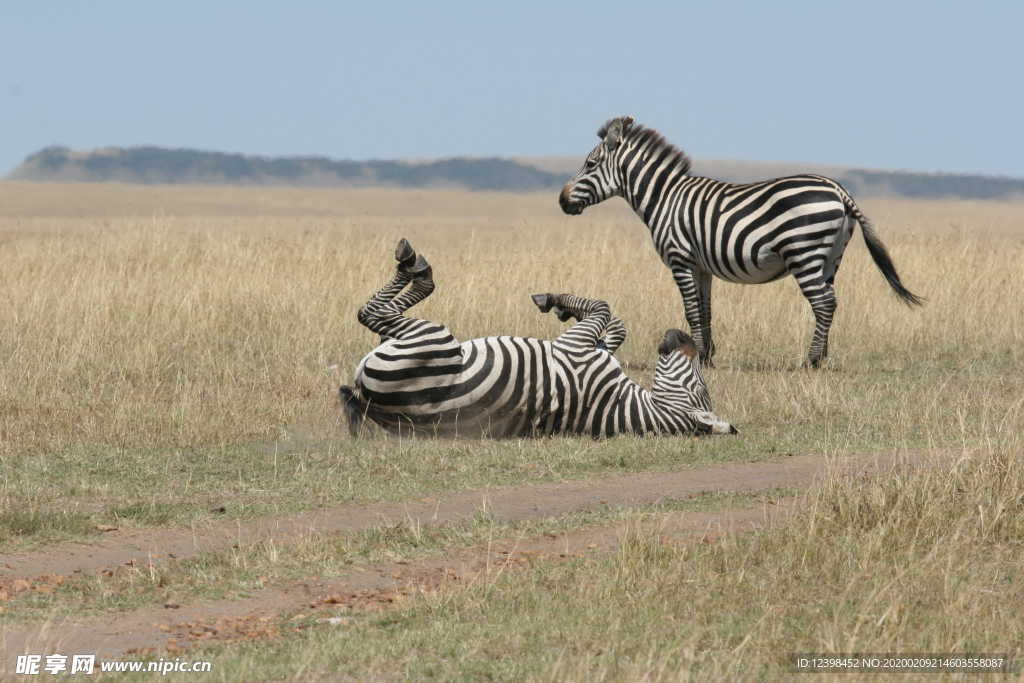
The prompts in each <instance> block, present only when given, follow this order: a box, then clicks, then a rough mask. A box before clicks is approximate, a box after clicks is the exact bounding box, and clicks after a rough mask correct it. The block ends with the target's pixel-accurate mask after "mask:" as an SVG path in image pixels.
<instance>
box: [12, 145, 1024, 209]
mask: <svg viewBox="0 0 1024 683" xmlns="http://www.w3.org/2000/svg"><path fill="white" fill-rule="evenodd" d="M581 161H582V157H580V158H575V157H572V158H570V157H539V158H528V157H523V158H516V159H499V158H489V159H470V158H455V159H440V160H436V161H424V162H410V161H347V160H334V159H328V158H325V157H259V156H246V155H242V154H227V153H223V152H206V151H200V150H191V149H166V148H162V147H128V148H121V147H107V148H103V149H97V150H92V151H85V152H81V151H74V150H71V149H68V148H67V147H47V148H45V149H43V150H40V151H39V152H36V153H35V154H32V155H31V156H29V157H28V158H27V159H25V161H24V162H22V163H21V164H20V165H19V166H18V167H17V168H16V169H15V170H14V171H13V172H12V173H11V175H10V176H9V177H10V178H11V179H12V180H36V181H61V182H68V181H88V182H108V181H112V182H125V183H147V184H160V183H166V184H181V183H194V184H231V185H303V186H327V187H330V186H352V187H366V186H391V187H418V188H431V187H455V188H465V189H469V190H490V191H509V192H529V191H537V190H553V189H557V188H558V187H559V186H560V185H561V184H562V183H564V182H565V181H566V180H567V179H568V178H569V177H570V176H571V175H572V174H573V173H574V172H575V171H576V169H577V167H578V165H579V163H580V162H581ZM799 172H811V173H821V174H823V175H828V176H830V177H833V178H835V179H836V180H839V181H840V182H841V183H843V184H844V185H845V186H846V187H847V189H849V190H850V192H852V193H853V194H854V195H855V196H858V197H871V196H874V197H878V196H887V197H912V198H922V199H938V198H957V199H1010V198H1024V179H1021V178H1007V177H999V176H981V175H966V174H955V173H914V172H909V171H873V170H861V169H851V168H844V167H839V166H821V165H814V164H807V165H799V164H786V163H765V162H737V161H700V160H695V161H694V173H695V174H698V175H706V176H709V177H712V178H721V179H723V180H730V181H733V182H749V181H752V180H761V179H765V178H773V177H778V176H781V175H789V174H792V173H799Z"/></svg>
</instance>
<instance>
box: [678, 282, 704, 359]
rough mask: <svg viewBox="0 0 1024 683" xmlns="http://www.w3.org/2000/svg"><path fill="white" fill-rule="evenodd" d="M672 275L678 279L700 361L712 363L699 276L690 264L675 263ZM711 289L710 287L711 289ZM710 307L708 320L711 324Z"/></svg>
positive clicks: (687, 320) (687, 319) (684, 309)
mask: <svg viewBox="0 0 1024 683" xmlns="http://www.w3.org/2000/svg"><path fill="white" fill-rule="evenodd" d="M672 277H673V278H674V279H675V281H676V287H678V288H679V293H680V294H681V295H682V297H683V311H684V312H685V313H686V322H687V324H688V325H689V326H690V335H691V336H692V337H693V341H694V343H695V344H696V345H697V349H698V350H699V351H700V362H701V364H703V365H710V360H711V359H710V357H709V356H708V349H707V346H706V341H705V339H704V330H703V326H702V325H701V321H702V319H703V318H702V315H701V292H700V287H699V285H698V277H697V276H695V275H694V272H693V269H691V268H690V267H689V266H681V265H673V266H672ZM709 291H710V289H709ZM710 320H711V318H710V309H709V313H708V322H709V324H710Z"/></svg>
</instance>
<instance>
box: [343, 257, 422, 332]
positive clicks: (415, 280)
mask: <svg viewBox="0 0 1024 683" xmlns="http://www.w3.org/2000/svg"><path fill="white" fill-rule="evenodd" d="M395 260H396V261H398V267H397V268H396V270H395V276H394V277H393V278H392V279H391V282H389V283H388V284H386V285H384V287H382V288H381V289H380V290H379V291H378V292H377V293H376V294H374V295H373V296H372V297H371V298H370V300H369V301H367V302H366V303H365V304H363V307H362V308H360V309H359V314H358V316H357V317H358V319H359V322H360V323H361V324H362V325H364V326H365V327H366V328H368V329H370V330H371V331H373V332H376V333H377V334H379V335H380V336H381V338H384V339H411V338H414V337H417V336H420V335H422V334H424V333H425V332H427V331H429V330H430V329H441V327H442V326H440V325H437V324H436V323H431V322H428V321H426V320H417V319H415V318H405V317H403V316H402V313H404V312H405V311H406V310H408V309H409V308H410V307H411V306H413V305H415V304H417V303H419V302H420V301H422V300H423V299H425V298H427V297H428V296H430V293H431V292H433V291H434V280H433V276H432V272H431V268H430V264H429V263H427V260H426V259H425V258H423V257H422V256H419V255H417V254H416V252H415V251H414V250H413V248H412V246H411V245H410V244H409V243H408V242H407V241H406V240H404V239H403V240H400V241H399V243H398V248H397V249H395ZM410 282H411V283H412V286H411V287H410V288H409V290H408V291H407V292H405V293H403V294H401V295H400V293H401V292H402V290H403V289H405V287H406V285H408V284H409V283H410Z"/></svg>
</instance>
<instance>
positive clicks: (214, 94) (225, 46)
mask: <svg viewBox="0 0 1024 683" xmlns="http://www.w3.org/2000/svg"><path fill="white" fill-rule="evenodd" d="M1022 30H1024V3H1021V2H996V1H992V2H975V3H967V2H963V3H944V2H913V1H908V2H893V1H891V0H890V1H888V2H874V1H873V0H865V1H863V2H856V3H854V2H846V3H843V2H821V0H816V1H815V2H785V1H781V0H779V1H776V2H742V3H741V2H731V3H730V2H702V3H683V2H665V3H643V2H597V1H593V2H586V3H573V2H566V3H549V2H544V3H541V2H536V3H535V2H528V1H522V2H511V3H504V4H501V5H500V6H499V5H492V3H480V2H473V3H468V2H466V3H463V2H442V1H440V0H437V1H435V2H432V3H389V2H382V1H381V2H362V3H351V2H345V1H341V2H337V1H335V2H326V1H325V2H313V1H307V2H304V1H302V0H294V1H292V2H274V3H270V2H259V1H252V2H244V3H243V2H214V1H213V0H208V1H205V2H193V1H191V0H177V1H176V2H161V3H157V2H139V1H138V0H136V1H133V2H119V1H118V2H115V1H104V0H94V1H93V2H75V1H73V0H67V1H58V0H37V1H34V2H26V1H22V0H3V2H2V3H0V126H2V131H3V134H2V135H0V173H6V172H8V171H9V170H11V169H12V168H13V167H14V166H15V165H17V164H18V163H19V162H20V161H21V160H22V159H23V158H24V157H25V156H26V155H28V154H30V153H32V152H34V151H36V150H38V149H39V148H41V147H44V146H46V145H50V144H63V145H68V146H70V147H74V148H92V147H101V146H106V145H121V146H127V145H141V144H154V145H164V146H174V147H194V148H201V149H216V150H223V151H231V152H242V153H247V154H265V155H324V156H329V157H336V158H356V159H366V158H430V157H443V156H459V155H469V156H512V155H538V156H548V155H559V156H561V155H572V156H579V157H580V158H581V159H582V157H583V156H584V155H585V154H586V152H587V151H588V150H589V149H590V147H591V146H592V145H593V143H594V142H595V140H596V138H595V137H594V131H595V130H596V129H597V127H598V126H599V125H600V124H601V123H602V122H603V121H604V120H605V119H607V118H609V117H611V116H613V115H618V114H626V113H628V114H632V115H633V116H635V117H636V118H637V120H639V121H640V122H641V123H644V124H647V125H649V126H652V127H654V128H657V129H659V130H660V131H661V132H663V133H664V134H665V135H666V136H667V137H668V138H669V139H670V140H671V141H672V142H674V143H676V144H677V145H679V146H680V147H682V148H683V149H685V150H686V151H687V152H689V153H690V154H691V155H692V156H694V157H696V158H698V159H699V158H715V159H750V160H766V161H804V162H813V163H829V164H842V165H853V166H861V167H868V168H904V169H914V170H925V171H950V172H957V171H961V172H984V173H995V174H1005V175H1015V176H1022V177H1024V134H1022V133H1024V127H1022V122H1024V115H1022V114H1024V87H1022V83H1024V74H1022V73H1021V71H1022V67H1024V48H1022V44H1024V41H1022V39H1021V32H1022Z"/></svg>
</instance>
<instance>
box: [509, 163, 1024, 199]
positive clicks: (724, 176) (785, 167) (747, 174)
mask: <svg viewBox="0 0 1024 683" xmlns="http://www.w3.org/2000/svg"><path fill="white" fill-rule="evenodd" d="M515 160H516V161H518V162H520V163H523V164H528V165H530V166H536V167H537V168H539V169H541V170H544V171H548V172H549V173H554V174H555V175H557V176H559V177H560V178H563V179H568V178H569V177H570V176H571V175H572V174H573V173H575V172H576V170H577V169H578V168H579V165H580V163H581V162H582V161H583V157H517V158H516V159H515ZM795 173H817V174H820V175H825V176H828V177H830V178H835V179H836V180H838V181H839V182H841V183H842V184H843V186H844V187H846V189H848V190H849V191H850V193H851V194H853V195H854V196H856V197H907V198H915V199H1024V178H1008V177H1005V176H987V175H972V174H964V173H919V172H914V171H878V170H864V169H856V168H850V167H847V166H826V165H823V164H798V163H787V162H769V161H723V160H713V159H711V160H709V159H694V160H693V174H694V175H700V176H706V177H708V178H718V179H720V180H728V181H730V182H734V183H749V182H753V181H755V180H766V179H768V178H778V177H780V176H785V175H793V174H795Z"/></svg>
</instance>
